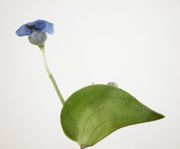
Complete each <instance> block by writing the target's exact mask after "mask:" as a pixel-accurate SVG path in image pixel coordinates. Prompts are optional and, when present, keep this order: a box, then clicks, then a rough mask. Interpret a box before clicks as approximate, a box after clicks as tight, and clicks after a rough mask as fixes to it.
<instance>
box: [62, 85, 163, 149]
mask: <svg viewBox="0 0 180 149" xmlns="http://www.w3.org/2000/svg"><path fill="white" fill-rule="evenodd" d="M163 117H164V116H163V115H161V114H159V113H156V112H155V111H153V110H151V109H149V108H148V107H146V106H145V105H143V104H142V103H140V102H139V101H138V100H137V99H135V98H134V97H133V96H131V95H130V94H128V93H127V92H125V91H123V90H121V89H119V88H117V87H114V86H109V85H91V86H88V87H85V88H82V89H80V90H79V91H77V92H75V93H74V94H72V95H71V96H70V97H69V99H68V100H67V102H66V103H65V106H64V107H63V109H62V111H61V123H62V128H63V130H64V133H65V134H66V135H67V136H68V137H69V138H70V139H72V140H74V141H76V142H77V143H78V144H79V145H80V146H81V147H82V148H85V147H88V146H92V145H94V144H96V143H97V142H99V141H100V140H102V139H103V138H105V137H106V136H108V135H109V134H111V133H112V132H114V131H115V130H117V129H119V128H122V127H125V126H128V125H133V124H137V123H143V122H149V121H153V120H158V119H161V118H163Z"/></svg>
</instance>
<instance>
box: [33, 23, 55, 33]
mask: <svg viewBox="0 0 180 149" xmlns="http://www.w3.org/2000/svg"><path fill="white" fill-rule="evenodd" d="M53 26H54V25H53V24H52V23H50V22H48V21H44V20H37V21H35V30H37V31H41V32H47V33H49V34H53V33H54V28H53Z"/></svg>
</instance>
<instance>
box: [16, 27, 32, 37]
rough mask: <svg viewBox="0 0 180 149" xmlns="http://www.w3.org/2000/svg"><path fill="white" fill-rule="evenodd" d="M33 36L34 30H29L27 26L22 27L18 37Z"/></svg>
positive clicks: (17, 33)
mask: <svg viewBox="0 0 180 149" xmlns="http://www.w3.org/2000/svg"><path fill="white" fill-rule="evenodd" d="M31 34H32V30H31V29H30V28H28V27H27V26H26V25H22V26H21V27H20V28H19V29H18V30H17V31H16V35H18V36H20V37H21V36H29V35H31Z"/></svg>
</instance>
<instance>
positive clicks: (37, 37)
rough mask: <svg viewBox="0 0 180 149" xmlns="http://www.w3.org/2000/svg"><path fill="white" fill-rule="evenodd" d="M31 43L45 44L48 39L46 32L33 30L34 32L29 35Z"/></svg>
mask: <svg viewBox="0 0 180 149" xmlns="http://www.w3.org/2000/svg"><path fill="white" fill-rule="evenodd" d="M28 39H29V41H30V43H32V44H34V45H44V42H45V41H46V39H47V35H46V33H45V32H38V31H33V32H32V34H31V35H30V36H29V37H28Z"/></svg>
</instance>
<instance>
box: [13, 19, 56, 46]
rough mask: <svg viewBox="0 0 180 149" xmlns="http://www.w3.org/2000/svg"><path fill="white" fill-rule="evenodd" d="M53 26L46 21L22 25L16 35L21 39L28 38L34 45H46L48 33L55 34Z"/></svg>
mask: <svg viewBox="0 0 180 149" xmlns="http://www.w3.org/2000/svg"><path fill="white" fill-rule="evenodd" d="M53 26H54V25H53V24H52V23H50V22H48V21H45V20H36V21H33V22H29V23H26V24H24V25H22V26H21V27H20V28H19V29H18V30H17V31H16V34H17V35H18V36H20V37H22V36H28V38H29V41H30V42H31V43H32V44H34V45H44V42H45V41H46V39H47V35H46V33H49V34H53V33H54V28H53Z"/></svg>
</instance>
